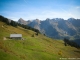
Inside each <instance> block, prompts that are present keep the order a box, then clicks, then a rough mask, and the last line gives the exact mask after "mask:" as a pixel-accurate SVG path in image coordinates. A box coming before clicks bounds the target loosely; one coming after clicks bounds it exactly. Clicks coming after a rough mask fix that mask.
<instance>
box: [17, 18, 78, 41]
mask: <svg viewBox="0 0 80 60" xmlns="http://www.w3.org/2000/svg"><path fill="white" fill-rule="evenodd" d="M18 23H20V24H24V25H28V26H31V27H33V28H36V29H38V30H39V31H40V32H41V33H42V34H44V35H46V36H48V37H51V38H56V39H63V38H68V39H70V40H75V39H80V19H74V18H69V19H67V20H64V19H62V18H53V19H49V18H47V19H46V20H39V19H34V20H28V21H26V20H24V19H22V18H20V19H19V20H18Z"/></svg>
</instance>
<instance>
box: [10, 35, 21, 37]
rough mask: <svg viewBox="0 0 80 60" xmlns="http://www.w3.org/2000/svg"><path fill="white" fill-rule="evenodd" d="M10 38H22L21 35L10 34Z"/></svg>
mask: <svg viewBox="0 0 80 60" xmlns="http://www.w3.org/2000/svg"><path fill="white" fill-rule="evenodd" d="M10 37H22V34H10Z"/></svg>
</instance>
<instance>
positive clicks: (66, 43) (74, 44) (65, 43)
mask: <svg viewBox="0 0 80 60" xmlns="http://www.w3.org/2000/svg"><path fill="white" fill-rule="evenodd" d="M64 45H65V46H68V45H70V46H71V47H75V48H78V49H79V48H80V45H78V44H77V43H76V42H74V41H71V40H69V39H67V38H64Z"/></svg>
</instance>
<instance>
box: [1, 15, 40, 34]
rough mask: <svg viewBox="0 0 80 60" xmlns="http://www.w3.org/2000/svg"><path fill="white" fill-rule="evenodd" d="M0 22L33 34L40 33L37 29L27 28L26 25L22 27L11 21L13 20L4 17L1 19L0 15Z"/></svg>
mask: <svg viewBox="0 0 80 60" xmlns="http://www.w3.org/2000/svg"><path fill="white" fill-rule="evenodd" d="M0 21H2V22H4V23H6V24H7V25H11V26H13V27H17V26H20V27H23V28H25V29H29V30H32V31H34V32H37V33H40V32H39V30H38V29H34V28H32V27H30V26H27V25H24V24H20V23H18V22H15V21H13V20H9V19H8V18H5V17H3V16H1V15H0Z"/></svg>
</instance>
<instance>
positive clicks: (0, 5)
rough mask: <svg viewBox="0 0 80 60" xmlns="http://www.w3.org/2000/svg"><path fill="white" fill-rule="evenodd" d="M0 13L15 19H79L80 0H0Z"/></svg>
mask: <svg viewBox="0 0 80 60" xmlns="http://www.w3.org/2000/svg"><path fill="white" fill-rule="evenodd" d="M0 15H3V16H5V17H7V18H9V19H12V20H15V21H17V20H18V19H19V18H23V19H24V20H33V19H40V20H45V19H46V18H50V19H52V18H63V19H68V18H76V19H77V18H78V19H80V0H0Z"/></svg>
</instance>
